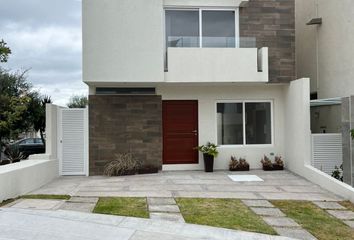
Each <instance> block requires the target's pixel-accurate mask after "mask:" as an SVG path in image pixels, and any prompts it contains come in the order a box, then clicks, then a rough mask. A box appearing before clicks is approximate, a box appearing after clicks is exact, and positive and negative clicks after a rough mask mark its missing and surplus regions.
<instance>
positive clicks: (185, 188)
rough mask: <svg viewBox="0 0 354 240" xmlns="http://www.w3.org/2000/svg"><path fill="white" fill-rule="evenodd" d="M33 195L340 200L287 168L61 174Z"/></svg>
mask: <svg viewBox="0 0 354 240" xmlns="http://www.w3.org/2000/svg"><path fill="white" fill-rule="evenodd" d="M228 175H256V176H258V177H260V178H261V179H262V180H263V181H261V182H234V181H232V180H231V179H230V178H229V176H228ZM32 193H33V194H68V195H71V196H82V197H101V196H120V197H200V198H237V199H266V200H308V201H340V200H343V199H342V198H341V197H338V196H336V195H335V194H333V193H330V192H328V191H326V190H324V189H323V188H321V187H319V186H318V185H315V184H313V183H311V182H309V181H307V180H305V179H304V178H302V177H300V176H298V175H295V174H293V173H291V172H289V171H275V172H264V171H261V170H254V171H250V172H246V173H239V172H237V173H236V172H228V171H217V172H214V173H205V172H201V171H178V172H161V173H158V174H150V175H134V176H124V177H103V176H100V177H60V178H58V179H57V180H55V181H53V182H52V183H50V184H47V185H45V186H43V187H42V188H40V189H38V190H36V191H34V192H32Z"/></svg>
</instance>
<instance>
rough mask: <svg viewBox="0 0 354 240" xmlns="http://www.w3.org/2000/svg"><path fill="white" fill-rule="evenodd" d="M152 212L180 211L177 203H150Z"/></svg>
mask: <svg viewBox="0 0 354 240" xmlns="http://www.w3.org/2000/svg"><path fill="white" fill-rule="evenodd" d="M149 211H150V212H167V213H179V212H180V210H179V208H178V206H177V205H149Z"/></svg>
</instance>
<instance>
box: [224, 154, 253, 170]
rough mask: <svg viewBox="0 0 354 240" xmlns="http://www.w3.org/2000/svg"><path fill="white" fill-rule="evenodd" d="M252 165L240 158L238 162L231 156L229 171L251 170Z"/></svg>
mask: <svg viewBox="0 0 354 240" xmlns="http://www.w3.org/2000/svg"><path fill="white" fill-rule="evenodd" d="M249 167H250V165H249V164H248V162H247V161H246V159H245V158H240V159H239V160H237V158H236V157H235V156H231V160H230V163H229V170H230V171H236V170H247V169H249Z"/></svg>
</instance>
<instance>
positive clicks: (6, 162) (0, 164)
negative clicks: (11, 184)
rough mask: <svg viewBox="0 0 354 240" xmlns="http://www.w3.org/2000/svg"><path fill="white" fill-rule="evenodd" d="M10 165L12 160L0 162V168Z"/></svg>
mask: <svg viewBox="0 0 354 240" xmlns="http://www.w3.org/2000/svg"><path fill="white" fill-rule="evenodd" d="M10 163H11V162H10V160H2V161H0V166H2V165H7V164H10Z"/></svg>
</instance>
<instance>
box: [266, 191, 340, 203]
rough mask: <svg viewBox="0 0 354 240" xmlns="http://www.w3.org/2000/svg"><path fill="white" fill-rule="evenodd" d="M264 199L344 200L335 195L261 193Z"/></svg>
mask: <svg viewBox="0 0 354 240" xmlns="http://www.w3.org/2000/svg"><path fill="white" fill-rule="evenodd" d="M259 194H260V195H261V196H262V197H263V198H265V199H269V200H302V201H341V200H343V199H341V198H339V197H337V196H335V195H334V194H322V193H306V194H299V193H289V192H283V193H269V192H268V193H265V192H260V193H259Z"/></svg>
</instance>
